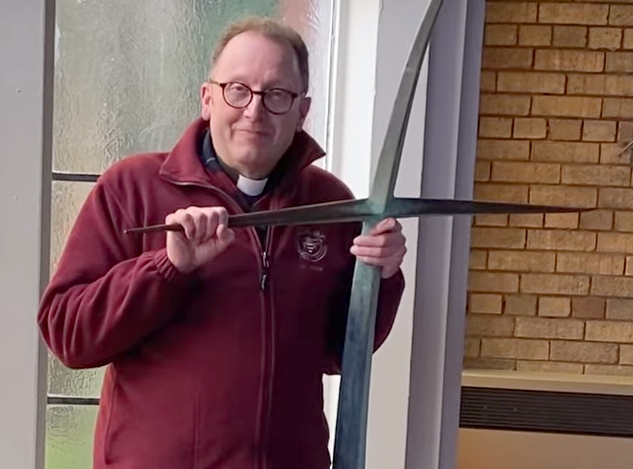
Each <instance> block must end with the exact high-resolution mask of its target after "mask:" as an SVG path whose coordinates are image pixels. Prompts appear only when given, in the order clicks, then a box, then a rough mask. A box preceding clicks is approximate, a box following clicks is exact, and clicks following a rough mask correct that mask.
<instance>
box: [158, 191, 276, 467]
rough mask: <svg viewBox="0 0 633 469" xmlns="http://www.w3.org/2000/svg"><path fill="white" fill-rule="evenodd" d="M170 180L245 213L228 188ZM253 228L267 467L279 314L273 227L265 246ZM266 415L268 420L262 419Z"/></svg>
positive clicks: (260, 432) (262, 461) (261, 437)
mask: <svg viewBox="0 0 633 469" xmlns="http://www.w3.org/2000/svg"><path fill="white" fill-rule="evenodd" d="M169 182H171V183H172V184H175V185H177V186H197V187H202V188H204V189H208V190H210V191H212V192H215V193H217V194H218V195H219V196H220V197H221V198H222V199H224V201H225V202H227V203H228V204H229V205H231V206H232V207H233V208H234V209H235V208H236V209H237V211H239V212H242V213H244V210H243V209H242V207H240V205H239V204H238V203H237V202H235V201H234V200H233V199H232V198H231V197H229V196H228V195H227V194H226V193H225V192H224V191H222V190H220V189H218V188H216V187H213V186H211V185H206V184H202V183H194V182H178V181H174V180H171V179H169ZM270 208H271V209H274V208H275V207H274V200H271V207H270ZM249 229H250V230H251V234H252V236H253V238H254V240H255V243H254V244H255V245H256V246H257V248H258V250H259V252H260V259H259V260H260V268H261V273H260V278H259V288H260V292H261V294H262V331H263V337H262V355H263V357H262V385H261V389H260V396H261V404H262V407H261V409H260V415H259V416H258V418H257V421H258V427H259V428H258V430H257V434H258V435H259V444H260V445H261V447H260V451H259V454H260V467H262V468H263V469H267V467H268V463H267V460H266V451H264V446H265V445H267V444H268V431H269V426H270V414H271V411H272V408H271V407H272V399H271V396H272V388H273V378H274V368H275V354H274V337H273V335H274V331H275V320H274V318H275V315H274V308H273V306H272V301H271V297H270V295H268V294H267V293H266V291H267V287H268V285H269V280H270V257H269V252H270V250H271V247H272V236H271V234H272V227H268V229H267V230H266V239H265V242H264V245H262V242H261V240H260V239H259V235H258V234H257V230H256V229H255V228H249ZM262 417H263V419H264V422H262V421H261V420H262Z"/></svg>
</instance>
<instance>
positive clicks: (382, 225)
mask: <svg viewBox="0 0 633 469" xmlns="http://www.w3.org/2000/svg"><path fill="white" fill-rule="evenodd" d="M394 230H395V231H401V230H402V225H401V224H400V222H398V220H396V219H395V218H385V219H384V220H382V221H380V222H379V223H377V224H376V226H374V227H373V228H372V229H371V230H370V231H369V235H370V236H375V235H379V234H382V233H386V232H388V231H394Z"/></svg>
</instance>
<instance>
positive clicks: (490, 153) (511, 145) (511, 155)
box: [477, 139, 530, 160]
mask: <svg viewBox="0 0 633 469" xmlns="http://www.w3.org/2000/svg"><path fill="white" fill-rule="evenodd" d="M529 157H530V142H527V141H522V140H494V139H490V140H479V141H478V142H477V158H480V159H482V160H527V159H529Z"/></svg>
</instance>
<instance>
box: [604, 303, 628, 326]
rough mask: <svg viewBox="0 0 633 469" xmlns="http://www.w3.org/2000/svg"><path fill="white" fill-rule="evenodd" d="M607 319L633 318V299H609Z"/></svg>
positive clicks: (626, 319)
mask: <svg viewBox="0 0 633 469" xmlns="http://www.w3.org/2000/svg"><path fill="white" fill-rule="evenodd" d="M606 317H607V319H619V320H623V321H630V320H633V300H628V299H623V298H609V299H607V314H606Z"/></svg>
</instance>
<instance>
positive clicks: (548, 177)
mask: <svg viewBox="0 0 633 469" xmlns="http://www.w3.org/2000/svg"><path fill="white" fill-rule="evenodd" d="M491 180H492V181H496V182H525V183H542V184H556V183H557V182H559V181H560V165H558V164H552V163H528V162H520V163H516V162H508V161H495V162H494V163H492V176H491Z"/></svg>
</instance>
